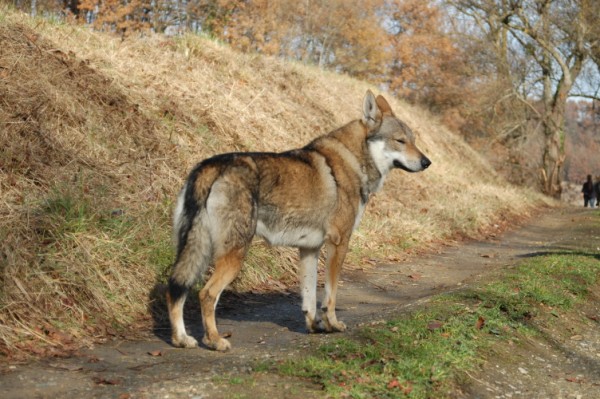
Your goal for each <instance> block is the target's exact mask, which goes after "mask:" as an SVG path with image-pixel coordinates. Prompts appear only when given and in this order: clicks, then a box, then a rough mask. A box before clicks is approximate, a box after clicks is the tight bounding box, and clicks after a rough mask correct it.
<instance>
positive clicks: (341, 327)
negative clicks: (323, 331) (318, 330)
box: [327, 320, 347, 332]
mask: <svg viewBox="0 0 600 399" xmlns="http://www.w3.org/2000/svg"><path fill="white" fill-rule="evenodd" d="M346 328H347V327H346V324H345V323H344V322H343V321H339V320H337V321H336V322H335V323H330V324H329V328H328V329H327V331H329V332H343V331H346Z"/></svg>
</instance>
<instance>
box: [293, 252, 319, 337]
mask: <svg viewBox="0 0 600 399" xmlns="http://www.w3.org/2000/svg"><path fill="white" fill-rule="evenodd" d="M319 252H320V248H300V267H299V268H298V277H299V280H300V293H301V295H302V312H303V313H304V317H305V319H306V328H307V329H308V331H309V332H311V333H312V332H316V331H319V330H321V329H322V328H320V326H319V322H320V320H318V319H317V270H318V262H319Z"/></svg>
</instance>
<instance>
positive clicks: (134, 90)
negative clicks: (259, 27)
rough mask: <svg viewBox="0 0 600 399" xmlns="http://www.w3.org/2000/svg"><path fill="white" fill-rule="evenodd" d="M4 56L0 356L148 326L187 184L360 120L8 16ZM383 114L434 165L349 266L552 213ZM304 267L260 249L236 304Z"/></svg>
mask: <svg viewBox="0 0 600 399" xmlns="http://www.w3.org/2000/svg"><path fill="white" fill-rule="evenodd" d="M0 42H1V43H2V46H0V126H1V129H0V148H2V152H0V192H1V193H2V201H0V215H1V216H2V217H1V218H0V268H1V277H0V279H1V280H0V284H1V286H0V348H4V349H3V350H4V351H5V352H7V353H9V352H10V353H14V352H15V351H19V350H25V351H31V350H34V351H35V350H36V348H37V347H38V343H40V342H46V343H47V344H48V345H49V347H53V346H57V347H63V348H64V347H65V346H68V345H69V344H70V343H71V342H72V341H75V342H77V343H79V342H81V341H82V340H84V339H85V338H89V337H93V336H102V335H104V334H106V332H107V331H108V330H111V329H113V328H121V327H124V326H127V325H128V324H130V323H132V322H133V321H134V320H136V319H138V318H139V317H140V315H144V314H147V313H148V309H151V308H152V306H151V305H148V302H149V296H150V298H153V297H154V296H153V295H154V294H155V293H156V292H160V284H161V283H162V282H163V281H164V278H165V275H166V273H167V270H168V267H169V266H170V263H171V261H172V249H171V241H170V212H171V205H172V201H173V199H174V197H175V195H176V193H177V191H178V190H179V188H180V186H181V184H182V181H183V179H184V177H185V175H186V173H187V171H188V170H189V169H190V168H191V167H192V166H193V165H194V164H195V163H196V162H198V161H199V160H200V159H202V158H204V157H207V156H210V155H212V154H215V153H219V152H225V151H244V150H256V151H263V150H275V151H277V150H284V149H288V148H292V147H297V146H301V145H303V144H304V143H306V142H308V141H309V140H311V139H312V138H313V137H315V136H317V135H320V134H324V133H326V132H328V131H329V130H331V129H333V128H335V127H338V126H340V125H342V124H344V123H346V122H348V121H350V120H352V119H356V118H358V117H359V115H360V109H361V102H362V97H363V95H364V92H365V90H366V89H367V88H369V85H368V84H367V83H364V82H359V81H356V80H352V79H350V78H348V77H346V76H340V75H336V74H332V73H329V72H324V71H321V70H318V69H315V68H312V67H306V66H303V65H299V64H294V63H287V62H284V61H281V60H277V59H273V58H265V57H261V56H258V55H243V54H239V53H236V52H234V51H232V50H231V49H229V48H227V47H226V46H223V45H220V44H218V43H215V42H214V41H210V40H207V39H204V38H200V37H193V36H184V37H180V38H165V37H160V36H146V37H144V38H142V39H139V40H127V41H124V42H122V41H120V40H118V39H116V38H113V37H111V36H106V35H101V34H97V33H93V32H90V31H88V30H86V29H84V28H80V27H74V26H69V25H62V24H54V23H52V22H48V21H45V20H39V19H36V20H32V19H30V18H28V17H26V16H23V15H21V14H17V13H15V12H13V11H11V10H9V9H7V8H4V6H0ZM375 91H377V90H375ZM391 104H392V106H393V108H394V110H395V111H396V113H397V115H398V116H399V117H400V118H402V119H403V120H405V121H406V122H407V123H408V124H409V125H410V126H411V127H412V128H413V130H415V131H416V132H417V134H418V135H419V145H420V147H421V148H422V149H423V150H424V151H425V152H426V153H427V155H428V156H429V157H430V158H431V159H432V161H433V166H432V167H431V168H430V169H428V170H427V172H425V173H422V174H417V175H409V174H406V173H403V172H394V173H392V176H391V178H390V179H389V180H388V183H387V186H386V187H385V188H384V190H383V191H382V192H381V193H379V194H378V195H377V196H376V197H375V198H373V200H372V202H371V203H370V205H369V209H368V211H367V213H366V217H365V218H364V219H363V224H362V226H361V227H360V228H359V230H358V231H357V232H356V233H355V236H354V238H353V242H352V248H353V251H352V253H351V254H350V255H349V257H348V264H350V265H354V266H364V265H365V260H367V258H368V259H375V260H377V261H385V260H388V261H393V260H397V259H399V258H402V257H403V256H405V255H406V254H407V253H409V252H411V251H414V250H419V249H423V248H425V247H427V246H428V245H431V244H433V243H435V242H438V241H441V240H448V239H451V238H453V237H457V236H471V237H476V236H478V235H480V234H482V233H484V232H488V231H490V228H491V229H493V228H494V225H496V227H497V225H502V222H504V221H506V220H510V219H512V218H514V217H520V216H523V215H526V214H527V213H528V212H529V211H531V210H532V209H533V208H534V207H535V206H538V205H540V204H542V203H543V202H544V201H545V200H544V199H542V198H541V197H540V196H538V195H536V194H534V193H531V192H527V191H524V190H521V189H518V188H515V187H511V186H509V185H507V184H506V183H505V182H504V181H502V180H501V179H500V178H498V177H497V175H496V174H495V173H494V172H493V171H492V170H491V168H490V167H489V165H488V164H487V163H486V162H485V161H484V160H482V159H481V158H480V157H479V156H478V154H476V153H475V152H474V151H473V150H471V149H470V148H469V147H468V146H467V145H466V144H465V143H464V142H463V141H462V140H461V139H460V138H458V137H456V136H455V135H453V134H452V133H450V132H449V131H448V130H446V129H445V128H444V127H443V126H442V125H440V124H439V123H438V122H437V120H436V118H435V117H433V116H431V115H430V114H428V113H427V112H425V111H424V110H422V109H419V108H416V107H412V106H410V105H407V104H406V103H404V102H402V101H399V100H395V99H392V101H391ZM294 257H295V254H294V252H293V251H291V250H286V249H269V248H267V247H266V245H265V244H264V243H262V242H258V243H257V244H256V245H255V246H254V247H253V249H252V250H251V253H250V256H249V259H248V262H247V264H248V267H246V268H245V271H244V275H243V276H242V278H241V279H239V280H238V281H237V282H236V288H237V289H246V288H248V287H257V286H258V287H261V286H262V287H268V281H269V279H271V278H274V279H280V280H283V281H290V280H291V279H292V278H293V271H294V266H293V264H294ZM370 262H372V261H370ZM282 265H283V267H281V266H282ZM275 266H277V267H275ZM156 287H157V288H156ZM114 309H119V311H118V312H115V311H114ZM61 331H65V332H66V335H64V334H61V333H60V332H61ZM73 338H74V340H73Z"/></svg>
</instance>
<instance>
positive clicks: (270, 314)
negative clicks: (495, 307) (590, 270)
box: [0, 208, 600, 398]
mask: <svg viewBox="0 0 600 399" xmlns="http://www.w3.org/2000/svg"><path fill="white" fill-rule="evenodd" d="M590 212H593V211H590V210H586V209H581V208H568V209H562V210H558V211H552V212H549V213H546V214H544V215H541V216H540V217H536V218H534V220H531V221H530V222H529V223H528V224H527V225H525V226H523V227H521V228H519V229H516V230H514V231H512V232H508V233H506V234H504V235H502V236H501V237H497V238H496V239H493V240H490V241H485V242H471V243H467V244H464V245H461V246H458V247H454V248H444V249H441V250H440V251H439V253H436V254H431V255H427V256H423V257H418V258H415V259H413V260H411V261H409V262H405V263H401V264H395V265H379V266H378V267H377V268H374V269H372V270H368V271H352V272H345V273H344V274H343V275H342V278H343V282H342V283H341V288H340V292H339V300H338V304H339V311H338V317H339V318H340V319H341V320H343V321H345V322H346V323H347V325H348V327H349V328H350V329H353V328H356V327H357V326H358V325H360V324H362V323H369V322H372V321H373V320H381V319H386V318H387V317H389V316H391V315H393V314H397V313H398V312H401V311H403V310H405V309H407V308H409V307H411V306H415V305H416V304H419V303H421V302H422V301H426V300H427V298H428V297H430V296H431V295H432V294H436V293H440V292H447V291H451V290H455V289H459V288H461V287H464V286H465V285H466V284H469V283H470V282H472V281H475V280H481V279H485V276H486V274H487V273H489V272H491V271H494V270H497V269H498V268H500V267H504V266H509V265H512V264H514V263H516V262H518V260H519V259H520V258H523V257H528V256H533V255H535V254H540V253H543V252H546V251H556V250H572V249H587V250H593V251H596V252H597V251H598V250H599V249H598V247H600V238H599V237H600V226H598V225H597V224H595V223H594V221H593V220H592V219H591V218H590V217H589V216H590V214H591V213H590ZM299 305H300V298H299V296H298V295H297V294H295V293H291V294H287V295H285V294H270V295H252V294H249V295H233V294H230V295H224V297H223V299H222V301H221V304H220V307H219V311H218V315H219V319H218V324H219V327H220V330H221V332H227V331H230V332H232V336H231V338H230V340H231V343H232V345H233V350H232V351H231V352H229V353H225V354H220V353H215V352H212V351H209V350H206V349H203V348H201V349H196V350H181V349H175V348H172V347H171V346H170V345H169V344H168V334H169V332H168V328H167V326H165V325H157V326H156V328H155V330H154V332H153V333H152V334H148V336H147V338H146V339H143V340H137V341H117V340H115V341H112V342H108V343H106V344H104V345H101V346H97V347H95V348H92V349H87V350H84V351H82V352H81V353H80V355H78V356H75V357H72V358H69V359H46V360H42V361H39V362H36V363H33V364H26V365H25V364H17V365H8V366H3V367H2V369H1V373H0V387H1V388H0V389H1V392H2V397H3V398H34V397H35V398H37V397H39V398H45V397H107V398H109V397H112V398H115V397H116V398H119V397H120V398H135V397H144V398H146V397H147V398H157V397H161V398H162V397H164V398H167V397H168V398H219V397H224V398H225V397H235V395H234V393H235V392H234V393H232V392H231V391H229V392H227V393H223V392H222V391H221V393H219V391H218V386H219V381H223V382H225V381H224V380H227V386H228V387H231V386H232V385H234V386H235V385H236V383H239V389H240V392H241V393H244V394H245V395H246V396H245V397H257V398H258V397H264V396H267V395H268V396H273V393H274V392H277V393H276V394H275V397H291V398H295V397H302V398H308V397H320V395H319V393H318V387H316V386H311V385H310V384H308V383H304V382H298V381H297V380H287V379H284V378H280V379H275V380H273V378H269V381H261V377H260V375H255V376H254V377H253V378H252V382H251V384H250V385H251V386H248V384H245V381H244V378H245V377H244V375H247V373H246V372H247V371H248V370H249V368H251V367H252V365H253V364H255V362H256V360H261V359H273V358H275V359H284V358H286V357H289V356H295V355H297V354H298V353H300V352H302V351H304V350H306V348H309V347H310V348H312V347H316V346H318V345H319V344H320V343H322V342H325V341H326V340H328V339H330V338H331V337H339V336H340V334H334V335H308V334H306V333H305V332H304V322H303V316H302V314H301V311H300V306H299ZM188 320H189V318H188ZM188 328H189V329H190V330H191V332H192V334H193V335H195V336H197V337H199V336H201V334H202V331H201V328H202V327H201V323H200V322H199V320H198V319H194V320H189V321H188ZM594 350H597V351H598V352H600V347H599V348H594ZM591 358H592V362H594V361H595V362H596V363H595V366H598V362H600V353H599V354H598V356H597V357H596V356H595V354H593V355H592V356H591ZM592 369H593V367H592ZM593 370H595V369H593ZM219 376H222V377H219ZM494 378H495V377H494ZM500 379H501V378H500V377H498V380H500ZM477 380H479V381H481V380H480V378H477ZM590 386H592V385H590ZM476 388H477V387H476ZM514 388H515V389H514V390H512V391H511V392H513V393H511V394H510V396H503V395H504V394H505V393H506V392H503V386H502V385H494V383H493V382H486V381H481V384H480V386H479V387H478V388H477V389H476V392H478V393H477V395H476V396H477V397H491V398H494V397H518V396H519V393H520V392H521V391H519V390H518V387H514ZM250 392H251V393H252V395H251V396H250V395H249V393H250ZM486 392H487V393H486ZM514 392H517V393H516V394H514ZM311 393H314V395H312V394H311ZM235 394H236V395H238V396H240V397H241V396H243V395H241V394H240V393H235ZM513 394H514V395H513ZM232 395H233V396H232ZM561 397H568V396H561ZM573 397H577V396H573ZM585 397H588V396H585ZM589 397H590V398H591V397H592V396H589ZM595 397H600V388H599V389H598V396H595Z"/></svg>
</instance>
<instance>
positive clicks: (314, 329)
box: [306, 319, 327, 334]
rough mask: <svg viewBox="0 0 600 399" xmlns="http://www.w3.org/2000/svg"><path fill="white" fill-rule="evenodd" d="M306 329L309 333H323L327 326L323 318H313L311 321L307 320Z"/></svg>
mask: <svg viewBox="0 0 600 399" xmlns="http://www.w3.org/2000/svg"><path fill="white" fill-rule="evenodd" d="M306 330H307V331H308V332H309V334H316V333H323V332H326V331H327V329H326V326H325V323H324V322H323V320H320V319H319V320H312V321H311V322H308V321H307V322H306Z"/></svg>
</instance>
